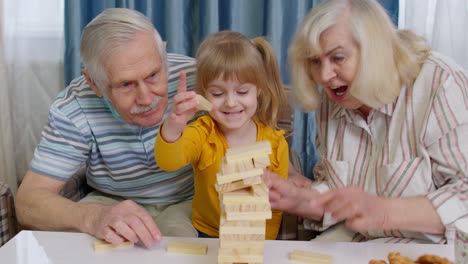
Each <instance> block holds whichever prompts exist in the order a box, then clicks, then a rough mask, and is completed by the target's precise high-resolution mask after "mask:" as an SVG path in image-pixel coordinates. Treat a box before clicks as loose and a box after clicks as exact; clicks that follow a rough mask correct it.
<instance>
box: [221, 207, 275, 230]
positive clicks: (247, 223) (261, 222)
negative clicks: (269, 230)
mask: <svg viewBox="0 0 468 264" xmlns="http://www.w3.org/2000/svg"><path fill="white" fill-rule="evenodd" d="M219 225H220V226H229V227H235V226H237V227H263V228H265V227H266V222H265V220H256V221H254V220H249V221H228V220H227V218H226V212H224V211H222V212H221V215H220V217H219Z"/></svg>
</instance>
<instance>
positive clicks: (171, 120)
mask: <svg viewBox="0 0 468 264" xmlns="http://www.w3.org/2000/svg"><path fill="white" fill-rule="evenodd" d="M186 78H187V76H186V73H185V72H184V71H181V72H180V77H179V85H178V87H177V94H176V95H175V96H174V98H173V103H172V110H171V113H170V114H169V117H168V118H167V119H166V120H165V121H164V124H163V126H162V128H161V135H162V137H163V138H164V140H165V141H167V142H174V141H176V140H177V139H179V137H180V135H181V134H182V131H183V130H184V128H185V127H186V126H187V122H188V121H189V120H190V119H191V118H192V117H193V116H194V115H195V113H196V112H197V111H198V110H197V106H198V100H197V99H196V94H195V92H193V91H187V81H186Z"/></svg>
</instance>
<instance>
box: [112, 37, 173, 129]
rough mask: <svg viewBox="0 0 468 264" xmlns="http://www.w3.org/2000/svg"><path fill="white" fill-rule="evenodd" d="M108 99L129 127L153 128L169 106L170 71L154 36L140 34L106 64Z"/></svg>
mask: <svg viewBox="0 0 468 264" xmlns="http://www.w3.org/2000/svg"><path fill="white" fill-rule="evenodd" d="M104 67H105V69H106V71H107V77H108V80H109V86H108V87H105V89H106V94H107V99H108V100H109V102H110V103H111V104H112V106H113V107H114V109H115V110H116V111H117V112H118V113H119V114H120V116H121V118H122V119H123V120H124V121H126V122H127V123H129V124H135V125H140V126H143V127H150V126H153V125H155V124H157V123H158V122H159V121H161V119H162V118H163V115H164V112H165V111H166V108H167V106H168V98H167V69H166V64H165V63H163V62H162V61H161V56H160V54H159V51H158V47H157V45H156V40H155V38H154V35H153V34H148V33H140V34H139V35H137V38H136V39H135V40H133V41H132V42H130V44H129V45H128V46H126V47H122V48H121V49H120V50H117V51H116V52H114V53H113V55H111V56H110V57H109V59H108V60H107V61H106V62H105V63H104Z"/></svg>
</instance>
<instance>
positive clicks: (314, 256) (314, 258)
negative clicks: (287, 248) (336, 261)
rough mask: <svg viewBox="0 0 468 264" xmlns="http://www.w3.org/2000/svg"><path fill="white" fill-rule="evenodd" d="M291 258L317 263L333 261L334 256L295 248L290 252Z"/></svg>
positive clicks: (323, 263)
mask: <svg viewBox="0 0 468 264" xmlns="http://www.w3.org/2000/svg"><path fill="white" fill-rule="evenodd" d="M289 260H294V261H299V262H303V263H317V264H328V263H332V257H331V256H330V255H325V254H318V253H314V252H309V251H302V250H294V251H292V252H289Z"/></svg>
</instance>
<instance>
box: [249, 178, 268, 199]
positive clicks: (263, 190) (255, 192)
mask: <svg viewBox="0 0 468 264" xmlns="http://www.w3.org/2000/svg"><path fill="white" fill-rule="evenodd" d="M250 191H251V193H252V196H254V197H258V198H260V197H265V199H267V200H268V199H269V198H268V197H269V192H270V191H269V189H268V186H266V184H265V183H263V182H262V183H261V184H255V185H252V187H250Z"/></svg>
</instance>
